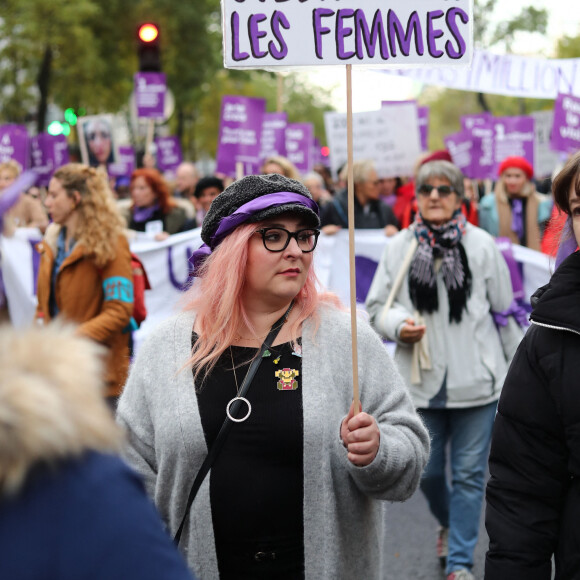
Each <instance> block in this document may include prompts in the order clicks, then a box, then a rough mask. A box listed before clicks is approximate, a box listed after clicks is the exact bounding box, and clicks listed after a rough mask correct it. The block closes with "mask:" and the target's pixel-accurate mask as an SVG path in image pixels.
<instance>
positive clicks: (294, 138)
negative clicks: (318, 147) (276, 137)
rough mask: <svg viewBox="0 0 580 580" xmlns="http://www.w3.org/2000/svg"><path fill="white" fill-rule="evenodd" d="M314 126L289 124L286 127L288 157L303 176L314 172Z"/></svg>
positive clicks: (309, 124)
mask: <svg viewBox="0 0 580 580" xmlns="http://www.w3.org/2000/svg"><path fill="white" fill-rule="evenodd" d="M313 144H314V126H313V125H312V123H289V124H288V127H286V157H288V159H289V160H290V161H292V163H294V165H295V166H296V169H298V171H299V172H300V173H302V174H306V173H309V172H310V171H312V167H313V163H312V146H313Z"/></svg>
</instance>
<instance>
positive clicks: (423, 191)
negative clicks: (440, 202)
mask: <svg viewBox="0 0 580 580" xmlns="http://www.w3.org/2000/svg"><path fill="white" fill-rule="evenodd" d="M434 189H436V190H437V195H438V196H439V197H448V196H450V195H451V194H452V193H454V192H455V190H454V189H453V188H452V187H451V186H450V185H439V186H437V187H435V186H434V185H427V184H424V185H422V186H421V187H419V191H418V193H419V195H422V196H423V197H429V196H430V195H431V192H432V191H433V190H434Z"/></svg>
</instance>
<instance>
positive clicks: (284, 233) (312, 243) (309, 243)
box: [256, 228, 320, 254]
mask: <svg viewBox="0 0 580 580" xmlns="http://www.w3.org/2000/svg"><path fill="white" fill-rule="evenodd" d="M256 233H257V234H260V235H261V236H262V241H263V242H264V247H265V248H266V250H268V251H269V252H283V251H284V250H285V249H286V248H287V247H288V244H289V243H290V240H291V239H292V238H294V239H295V240H296V243H297V244H298V247H299V248H300V249H301V250H302V251H303V252H304V253H305V254H307V253H308V252H312V250H314V248H316V243H317V242H318V236H319V235H320V230H315V229H312V228H308V229H303V230H298V231H297V232H289V231H288V230H287V229H285V228H262V229H261V230H257V231H256Z"/></svg>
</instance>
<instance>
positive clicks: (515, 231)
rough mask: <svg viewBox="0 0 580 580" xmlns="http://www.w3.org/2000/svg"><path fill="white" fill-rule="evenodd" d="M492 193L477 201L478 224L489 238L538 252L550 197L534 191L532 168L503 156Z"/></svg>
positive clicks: (522, 161) (525, 161)
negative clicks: (506, 240)
mask: <svg viewBox="0 0 580 580" xmlns="http://www.w3.org/2000/svg"><path fill="white" fill-rule="evenodd" d="M498 174H499V179H498V181H497V183H496V185H495V189H494V191H493V193H492V194H488V195H484V196H483V197H482V198H481V201H480V202H479V225H480V226H481V227H482V228H483V229H484V230H485V231H486V232H489V233H490V234H491V235H492V236H494V237H497V236H500V237H502V238H509V239H510V240H511V241H512V242H513V243H514V244H521V245H522V246H526V247H528V248H531V249H532V250H537V251H538V252H540V251H541V240H542V236H543V234H544V229H545V227H546V223H547V221H548V220H549V219H550V214H551V211H552V198H551V197H550V196H549V195H544V194H542V193H538V192H537V191H536V187H535V185H534V183H533V181H532V177H533V176H534V169H533V167H532V166H531V165H530V163H529V162H528V161H527V160H526V159H524V158H523V157H506V158H505V159H504V160H503V161H502V162H501V164H500V166H499V169H498Z"/></svg>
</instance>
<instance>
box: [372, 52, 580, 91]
mask: <svg viewBox="0 0 580 580" xmlns="http://www.w3.org/2000/svg"><path fill="white" fill-rule="evenodd" d="M378 72H382V73H385V74H393V75H401V76H405V77H409V78H412V79H413V80H416V81H418V82H421V83H425V84H427V85H437V86H440V87H447V88H449V89H458V90H462V91H473V92H477V93H492V94H495V95H507V96H512V97H526V98H529V99H555V98H556V96H557V95H558V93H568V94H570V95H575V96H577V97H580V58H560V59H551V58H538V57H527V56H518V55H515V54H493V53H491V52H487V51H484V50H476V51H474V53H473V62H472V63H471V67H470V68H469V69H462V68H459V67H454V68H450V67H434V66H425V67H422V68H415V69H413V70H381V71H378Z"/></svg>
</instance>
